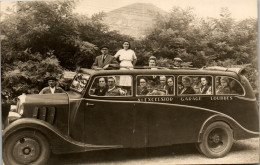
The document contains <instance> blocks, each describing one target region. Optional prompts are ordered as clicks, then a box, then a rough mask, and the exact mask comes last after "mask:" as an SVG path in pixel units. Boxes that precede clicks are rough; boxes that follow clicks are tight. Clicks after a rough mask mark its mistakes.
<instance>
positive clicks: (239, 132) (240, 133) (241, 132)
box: [198, 114, 259, 142]
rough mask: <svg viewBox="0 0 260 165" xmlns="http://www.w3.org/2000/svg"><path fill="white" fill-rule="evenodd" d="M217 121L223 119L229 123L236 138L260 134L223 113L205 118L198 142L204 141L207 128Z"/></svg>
mask: <svg viewBox="0 0 260 165" xmlns="http://www.w3.org/2000/svg"><path fill="white" fill-rule="evenodd" d="M216 121H222V122H225V123H227V124H228V125H229V126H230V128H231V129H232V130H233V137H234V139H235V140H241V139H248V138H254V137H258V136H259V132H253V131H250V130H248V129H246V128H244V127H243V126H242V125H240V124H239V123H238V122H237V121H236V120H235V119H233V118H232V117H230V116H228V115H224V114H223V115H222V114H216V115H212V116H210V117H209V118H208V119H206V120H205V122H204V123H203V124H202V126H201V129H200V132H199V137H198V142H201V141H202V137H203V133H204V131H205V130H206V128H207V127H208V126H209V125H210V124H211V123H213V122H216Z"/></svg>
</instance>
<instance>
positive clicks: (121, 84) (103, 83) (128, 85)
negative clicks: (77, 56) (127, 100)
mask: <svg viewBox="0 0 260 165" xmlns="http://www.w3.org/2000/svg"><path fill="white" fill-rule="evenodd" d="M132 89H133V88H132V76H129V75H116V76H102V77H96V78H95V80H94V82H93V84H92V86H91V88H90V91H89V94H90V95H91V96H106V97H114V96H132V95H133V92H132Z"/></svg>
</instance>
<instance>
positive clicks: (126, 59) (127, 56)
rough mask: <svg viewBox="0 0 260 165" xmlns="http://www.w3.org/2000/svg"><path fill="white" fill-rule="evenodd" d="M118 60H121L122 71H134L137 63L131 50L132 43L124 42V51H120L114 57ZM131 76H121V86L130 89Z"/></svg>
mask: <svg viewBox="0 0 260 165" xmlns="http://www.w3.org/2000/svg"><path fill="white" fill-rule="evenodd" d="M114 57H115V58H116V59H117V58H119V61H120V69H121V70H123V69H134V66H135V63H136V61H137V58H136V55H135V52H134V51H133V50H132V49H131V45H130V42H128V41H124V42H123V49H120V50H119V51H118V52H117V53H116V54H115V56H114ZM131 81H132V79H131V77H130V76H120V81H119V86H125V87H130V86H131V84H132V83H131Z"/></svg>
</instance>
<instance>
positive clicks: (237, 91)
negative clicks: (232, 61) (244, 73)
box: [215, 76, 244, 95]
mask: <svg viewBox="0 0 260 165" xmlns="http://www.w3.org/2000/svg"><path fill="white" fill-rule="evenodd" d="M215 83H216V84H215V90H216V94H217V95H243V93H244V92H243V88H242V86H241V85H240V84H239V83H238V81H237V80H235V79H233V78H230V77H227V76H217V77H216V81H215Z"/></svg>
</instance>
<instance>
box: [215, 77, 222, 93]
mask: <svg viewBox="0 0 260 165" xmlns="http://www.w3.org/2000/svg"><path fill="white" fill-rule="evenodd" d="M215 88H216V91H217V90H219V88H221V84H220V77H216V82H215Z"/></svg>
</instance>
